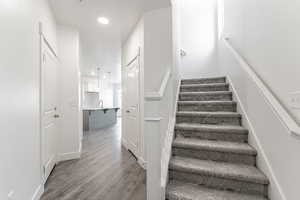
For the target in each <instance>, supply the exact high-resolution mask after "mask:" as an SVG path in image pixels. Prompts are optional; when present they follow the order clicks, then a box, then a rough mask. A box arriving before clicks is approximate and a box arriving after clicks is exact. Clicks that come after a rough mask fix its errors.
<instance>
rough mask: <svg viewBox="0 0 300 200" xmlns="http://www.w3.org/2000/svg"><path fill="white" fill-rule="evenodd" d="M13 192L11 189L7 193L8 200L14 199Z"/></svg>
mask: <svg viewBox="0 0 300 200" xmlns="http://www.w3.org/2000/svg"><path fill="white" fill-rule="evenodd" d="M14 194H15V192H14V191H13V190H11V191H10V192H9V193H8V194H7V199H8V200H14Z"/></svg>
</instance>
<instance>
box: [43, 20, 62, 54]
mask: <svg viewBox="0 0 300 200" xmlns="http://www.w3.org/2000/svg"><path fill="white" fill-rule="evenodd" d="M39 33H40V35H41V37H42V39H43V40H44V41H45V44H46V45H47V46H48V47H49V49H50V51H51V52H52V53H53V55H54V56H55V57H56V58H58V55H57V53H56V52H55V50H54V48H53V47H52V45H51V44H50V42H49V40H47V37H46V36H45V34H44V32H43V23H42V22H39Z"/></svg>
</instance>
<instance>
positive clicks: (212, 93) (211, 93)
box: [179, 91, 232, 95]
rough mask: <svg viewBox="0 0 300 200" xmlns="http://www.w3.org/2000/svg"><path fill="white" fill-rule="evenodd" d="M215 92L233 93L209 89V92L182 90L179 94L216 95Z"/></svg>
mask: <svg viewBox="0 0 300 200" xmlns="http://www.w3.org/2000/svg"><path fill="white" fill-rule="evenodd" d="M215 94H232V92H231V91H207V92H180V93H179V95H215Z"/></svg>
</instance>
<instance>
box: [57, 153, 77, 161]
mask: <svg viewBox="0 0 300 200" xmlns="http://www.w3.org/2000/svg"><path fill="white" fill-rule="evenodd" d="M80 157H81V152H80V151H79V152H70V153H62V154H59V155H58V156H57V162H62V161H67V160H75V159H80Z"/></svg>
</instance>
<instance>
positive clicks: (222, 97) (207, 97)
mask: <svg viewBox="0 0 300 200" xmlns="http://www.w3.org/2000/svg"><path fill="white" fill-rule="evenodd" d="M179 100H180V101H232V94H230V93H229V94H197V95H195V94H179Z"/></svg>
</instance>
